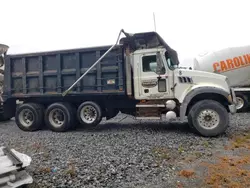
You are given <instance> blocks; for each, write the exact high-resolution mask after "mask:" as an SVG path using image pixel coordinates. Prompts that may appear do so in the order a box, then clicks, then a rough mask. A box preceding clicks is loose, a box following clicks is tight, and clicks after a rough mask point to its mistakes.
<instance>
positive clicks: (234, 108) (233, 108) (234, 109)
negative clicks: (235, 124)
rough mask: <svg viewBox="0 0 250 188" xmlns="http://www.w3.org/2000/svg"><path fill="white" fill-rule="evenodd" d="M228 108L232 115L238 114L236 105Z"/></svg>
mask: <svg viewBox="0 0 250 188" xmlns="http://www.w3.org/2000/svg"><path fill="white" fill-rule="evenodd" d="M228 108H229V111H230V113H231V114H236V111H237V109H236V105H235V104H231V105H228Z"/></svg>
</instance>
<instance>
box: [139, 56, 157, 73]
mask: <svg viewBox="0 0 250 188" xmlns="http://www.w3.org/2000/svg"><path fill="white" fill-rule="evenodd" d="M156 68H157V62H156V55H150V56H143V57H142V70H143V72H155V71H156Z"/></svg>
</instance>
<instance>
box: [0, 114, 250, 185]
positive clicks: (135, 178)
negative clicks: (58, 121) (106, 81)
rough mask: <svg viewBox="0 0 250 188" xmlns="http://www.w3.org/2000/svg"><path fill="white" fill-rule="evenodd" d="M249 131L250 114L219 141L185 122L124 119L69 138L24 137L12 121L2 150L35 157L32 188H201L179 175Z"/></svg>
mask: <svg viewBox="0 0 250 188" xmlns="http://www.w3.org/2000/svg"><path fill="white" fill-rule="evenodd" d="M245 131H250V116H249V114H248V113H242V114H237V115H234V116H233V117H231V125H230V127H229V129H228V131H227V133H226V134H225V135H223V136H220V137H217V138H204V137H201V136H198V135H196V134H194V133H192V132H191V130H190V129H189V128H188V126H187V123H186V122H184V123H168V124H167V123H162V122H158V121H136V120H134V119H133V118H131V117H129V116H125V115H122V114H121V115H119V116H117V117H116V118H114V119H112V120H109V121H106V122H105V121H103V122H102V124H101V125H100V126H99V127H98V128H97V129H96V130H81V129H78V130H76V131H71V132H66V133H54V132H51V131H49V130H41V131H38V132H32V133H31V132H23V131H21V130H19V129H18V127H17V126H16V125H15V122H14V120H11V121H8V122H4V123H3V122H2V123H1V124H0V145H4V146H8V147H11V148H14V149H16V150H17V151H19V152H23V153H25V154H28V155H29V156H31V157H32V165H31V166H30V167H29V168H28V169H27V170H28V172H29V173H30V174H31V175H32V176H33V178H34V181H35V182H34V184H33V185H34V186H33V187H138V188H139V187H150V188H154V187H168V188H169V187H181V186H180V184H181V185H182V186H183V187H190V186H193V187H201V186H200V185H201V183H202V179H199V178H191V179H187V178H183V177H180V176H179V175H178V172H180V170H182V169H184V168H189V167H190V168H191V166H192V165H193V166H194V165H196V163H197V161H199V160H210V159H211V160H212V155H213V154H214V153H216V152H218V151H219V152H222V150H223V148H224V146H225V145H226V144H227V143H228V141H229V136H231V135H233V134H236V133H243V132H245ZM192 157H193V159H195V160H193V162H191V163H190V162H187V161H188V159H189V158H192ZM196 167H197V166H196ZM192 168H193V167H192ZM197 169H198V172H199V173H200V174H199V175H201V176H202V174H203V173H205V170H204V169H202V168H201V169H200V168H198V167H197Z"/></svg>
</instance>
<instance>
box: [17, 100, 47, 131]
mask: <svg viewBox="0 0 250 188" xmlns="http://www.w3.org/2000/svg"><path fill="white" fill-rule="evenodd" d="M43 116H44V108H43V106H42V105H40V104H35V103H24V104H22V105H20V106H19V107H18V108H17V110H16V115H15V121H16V124H17V126H18V127H19V128H20V129H21V130H23V131H35V130H38V129H39V128H41V126H42V124H43Z"/></svg>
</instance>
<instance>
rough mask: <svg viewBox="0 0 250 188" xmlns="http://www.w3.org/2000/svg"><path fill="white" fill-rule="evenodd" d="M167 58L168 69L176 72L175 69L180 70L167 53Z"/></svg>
mask: <svg viewBox="0 0 250 188" xmlns="http://www.w3.org/2000/svg"><path fill="white" fill-rule="evenodd" d="M165 58H166V62H167V65H168V67H169V69H170V70H174V69H176V68H178V65H176V64H175V63H174V62H173V61H172V58H171V57H169V55H168V52H167V51H166V52H165Z"/></svg>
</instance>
